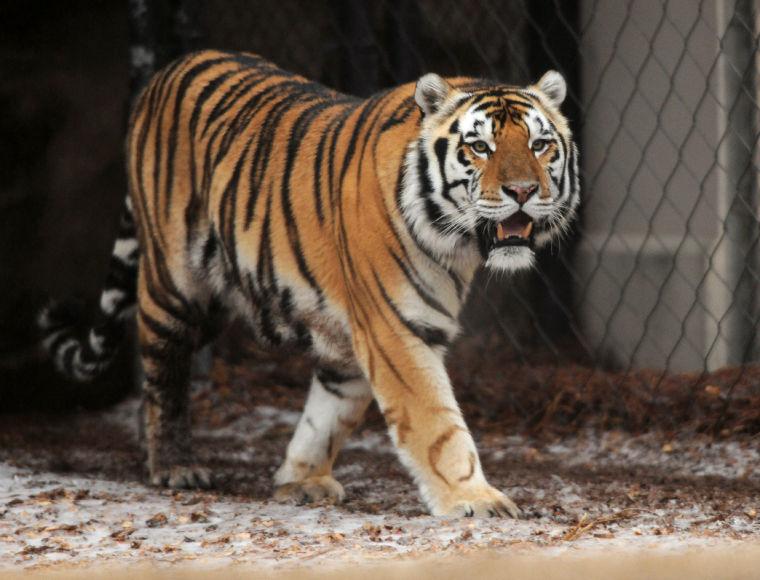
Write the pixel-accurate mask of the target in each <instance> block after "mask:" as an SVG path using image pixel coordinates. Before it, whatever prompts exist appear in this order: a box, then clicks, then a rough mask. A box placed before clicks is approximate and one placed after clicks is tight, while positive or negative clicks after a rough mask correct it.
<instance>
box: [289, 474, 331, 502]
mask: <svg viewBox="0 0 760 580" xmlns="http://www.w3.org/2000/svg"><path fill="white" fill-rule="evenodd" d="M345 497H346V492H345V491H343V486H342V485H341V484H340V483H338V481H337V480H336V479H335V478H333V477H332V476H330V475H319V476H315V477H307V478H306V479H303V480H301V481H291V482H290V483H284V484H282V485H278V486H277V487H276V488H275V491H274V499H275V500H277V501H280V502H294V503H295V504H297V505H304V504H307V503H314V502H318V501H323V500H325V501H327V502H328V503H340V502H342V501H343V498H345Z"/></svg>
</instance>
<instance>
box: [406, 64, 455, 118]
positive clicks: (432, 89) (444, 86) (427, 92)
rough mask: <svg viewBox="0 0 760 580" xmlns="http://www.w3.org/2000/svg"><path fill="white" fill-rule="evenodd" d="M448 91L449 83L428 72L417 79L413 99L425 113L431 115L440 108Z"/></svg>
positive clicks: (449, 91) (449, 89)
mask: <svg viewBox="0 0 760 580" xmlns="http://www.w3.org/2000/svg"><path fill="white" fill-rule="evenodd" d="M449 93H451V85H450V84H449V83H447V82H446V81H445V80H443V78H441V77H439V76H438V75H437V74H435V73H428V74H426V75H425V76H423V77H420V80H418V81H417V87H416V88H415V89H414V100H415V102H416V103H417V105H418V106H419V108H420V109H422V112H423V113H424V114H425V115H432V114H434V113H437V112H438V111H439V110H440V109H441V105H443V103H444V101H445V100H446V97H448V96H449Z"/></svg>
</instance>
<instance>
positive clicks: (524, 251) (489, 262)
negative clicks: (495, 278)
mask: <svg viewBox="0 0 760 580" xmlns="http://www.w3.org/2000/svg"><path fill="white" fill-rule="evenodd" d="M535 263H536V254H535V253H534V252H533V249H532V248H531V247H529V246H503V247H498V248H494V249H492V250H491V251H490V252H489V253H488V256H487V258H486V263H485V267H486V269H488V270H491V271H494V272H504V273H507V274H512V273H515V272H520V271H522V270H530V269H531V268H533V266H534V265H535Z"/></svg>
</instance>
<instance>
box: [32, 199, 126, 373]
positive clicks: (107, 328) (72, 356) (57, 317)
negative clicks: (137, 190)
mask: <svg viewBox="0 0 760 580" xmlns="http://www.w3.org/2000/svg"><path fill="white" fill-rule="evenodd" d="M139 253H140V250H139V244H138V241H137V231H136V229H135V221H134V215H133V212H132V203H131V200H130V199H129V196H127V198H126V201H125V207H124V210H123V212H122V215H121V221H120V224H119V235H118V238H117V239H116V242H115V243H114V248H113V252H112V253H111V262H110V264H109V266H108V274H107V277H106V281H105V286H104V288H103V290H102V292H101V294H100V307H99V309H98V313H97V315H96V317H95V321H94V323H93V324H92V326H90V327H89V328H83V327H82V317H81V315H82V314H83V312H82V309H81V308H80V307H79V304H78V303H77V302H75V301H71V300H66V301H61V302H53V303H51V304H49V305H48V306H47V307H46V308H44V309H43V310H42V311H41V312H40V314H39V317H38V320H37V323H38V326H39V328H40V330H41V332H42V347H43V349H44V350H45V351H46V352H47V353H48V355H49V356H50V358H51V359H52V361H53V364H54V365H55V367H56V369H57V370H58V371H59V372H61V373H62V374H63V375H65V376H67V377H69V378H70V379H73V380H75V381H79V382H88V381H91V380H94V379H95V378H97V377H98V376H99V375H100V374H101V373H103V372H104V371H105V370H106V369H107V368H108V367H109V365H110V364H111V363H112V362H113V360H114V358H115V357H116V354H117V352H118V349H119V346H120V344H121V342H122V338H123V337H124V334H125V328H126V324H127V319H128V317H129V315H130V314H131V311H132V308H133V307H134V305H135V302H136V292H137V263H138V258H139Z"/></svg>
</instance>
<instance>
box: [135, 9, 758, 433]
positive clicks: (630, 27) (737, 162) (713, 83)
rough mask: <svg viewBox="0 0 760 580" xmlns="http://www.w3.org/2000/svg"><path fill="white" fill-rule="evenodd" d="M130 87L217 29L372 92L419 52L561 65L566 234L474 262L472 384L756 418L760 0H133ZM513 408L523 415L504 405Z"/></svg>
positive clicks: (503, 66)
mask: <svg viewBox="0 0 760 580" xmlns="http://www.w3.org/2000/svg"><path fill="white" fill-rule="evenodd" d="M130 8H131V22H132V60H133V86H134V87H137V86H139V85H140V84H141V83H142V82H144V80H145V79H146V78H147V76H148V75H149V73H150V71H151V70H153V69H154V68H156V67H157V66H160V65H161V64H162V63H163V62H164V61H166V60H168V59H169V58H171V57H173V56H175V55H177V54H179V53H181V52H183V51H185V50H189V49H191V48H196V47H198V48H200V47H213V48H222V49H235V50H248V51H253V52H257V53H260V54H262V55H263V56H265V57H267V58H269V59H270V60H273V61H274V62H276V63H278V64H279V65H280V66H281V67H283V68H286V69H289V70H292V71H295V72H298V73H301V74H303V75H305V76H308V77H310V78H313V79H317V80H320V81H322V82H324V83H325V84H328V85H330V86H333V87H336V88H338V89H340V90H343V91H346V92H350V93H354V94H358V95H368V94H370V93H372V92H373V91H375V90H377V89H380V88H383V87H385V86H389V85H393V84H398V83H401V82H406V81H410V80H413V79H415V78H416V77H418V76H419V75H420V74H422V73H424V72H429V71H434V72H438V73H440V74H445V75H469V76H486V77H491V78H495V79H499V80H502V81H505V82H510V83H517V84H521V83H527V82H530V81H532V80H535V79H537V78H538V77H539V76H540V75H541V74H542V73H543V72H544V71H545V70H546V69H549V68H553V69H557V70H559V71H560V72H562V73H563V74H564V75H565V77H566V78H567V80H568V84H569V93H568V99H567V101H566V103H565V105H564V110H565V113H566V114H567V116H568V117H569V119H570V122H571V126H572V127H573V128H574V131H575V133H576V135H577V139H578V142H579V145H580V149H581V154H582V184H583V209H582V213H581V218H580V220H579V223H578V224H577V225H576V228H575V230H576V231H575V233H574V235H573V236H572V238H571V240H570V241H569V242H567V243H566V244H565V245H564V246H563V247H562V248H560V249H557V248H556V247H555V248H553V249H550V250H548V251H545V252H544V253H543V255H542V256H541V258H540V265H539V267H538V268H537V270H536V271H535V272H532V273H531V274H528V275H525V276H519V277H517V278H512V279H508V280H492V281H486V280H485V279H483V280H478V281H477V282H476V288H475V291H474V292H473V295H472V300H471V301H470V304H469V305H468V308H467V309H466V311H465V313H464V315H463V322H464V325H465V328H466V335H465V338H464V339H463V340H462V342H461V344H460V345H459V346H458V347H457V348H456V349H454V352H453V353H452V355H451V356H452V358H456V360H457V362H458V364H457V365H452V367H453V368H452V374H453V376H454V380H455V383H456V384H457V385H458V386H459V388H460V390H463V391H465V393H464V395H463V396H464V399H465V403H466V402H467V401H468V400H470V401H472V402H474V403H476V404H478V405H480V407H481V409H482V408H483V407H485V408H487V409H489V412H490V413H492V414H501V415H502V416H504V417H506V416H515V417H520V418H521V421H523V422H527V424H528V425H530V426H532V427H534V428H535V427H541V426H543V425H546V423H547V422H548V421H549V420H551V419H556V418H557V417H560V418H561V419H562V421H561V422H562V423H563V424H565V425H571V426H572V425H577V424H579V423H580V422H582V421H586V420H587V419H589V418H590V417H593V421H592V422H594V423H598V424H602V423H603V424H604V425H605V426H610V425H612V426H616V425H621V426H626V427H633V428H637V427H644V426H646V425H647V424H648V423H650V422H651V421H653V420H654V419H655V418H660V419H662V421H663V422H664V423H665V424H666V425H671V426H672V425H675V424H677V423H678V424H680V423H682V422H684V421H686V422H688V421H692V422H694V421H695V422H696V424H698V425H699V426H700V427H701V428H704V429H715V430H718V431H720V430H721V429H724V430H725V429H726V428H727V426H731V428H732V429H741V430H754V431H757V430H760V415H759V414H758V413H760V409H758V408H759V407H760V395H758V392H759V391H760V386H759V385H758V383H760V374H759V373H758V372H757V368H756V367H755V366H753V364H752V363H753V361H757V360H758V358H760V347H759V345H758V336H757V325H758V315H759V312H760V295H759V293H758V279H759V278H760V251H759V250H760V248H759V247H758V239H760V228H758V215H759V211H758V207H759V203H760V200H759V198H758V194H757V166H758V148H757V138H758V122H759V120H758V115H757V91H758V84H757V81H756V79H757V73H758V63H760V61H759V60H758V58H757V49H758V30H759V28H758V26H759V24H758V23H759V22H760V21H758V17H760V7H759V6H758V5H757V4H755V3H754V2H753V1H752V0H725V1H720V2H715V1H713V0H702V1H694V0H614V1H611V2H607V1H605V2H602V1H600V0H562V1H560V0H509V1H506V0H505V1H500V2H497V1H496V0H464V1H462V0H457V1H453V0H396V1H392V0H378V1H376V2H366V1H362V0H338V1H336V2H331V3H316V2H306V1H299V0H279V1H278V2H276V3H263V2H262V3H249V2H243V1H242V0H214V1H209V2H198V1H191V0H185V1H179V0H174V2H158V1H150V0H131V2H130ZM510 413H511V415H510Z"/></svg>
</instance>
